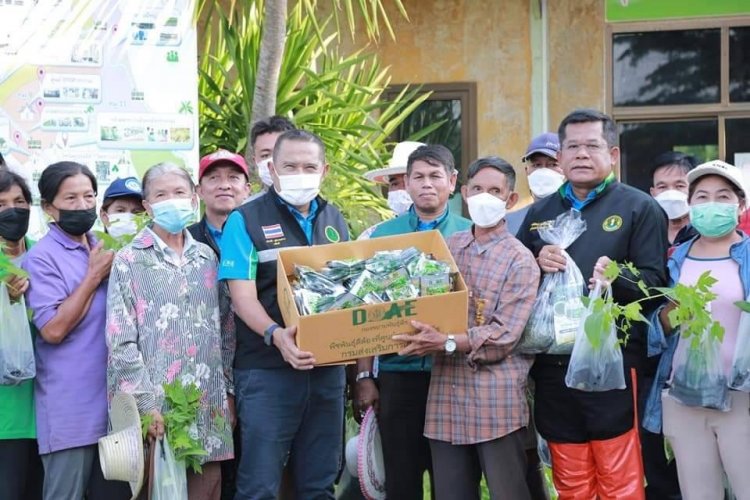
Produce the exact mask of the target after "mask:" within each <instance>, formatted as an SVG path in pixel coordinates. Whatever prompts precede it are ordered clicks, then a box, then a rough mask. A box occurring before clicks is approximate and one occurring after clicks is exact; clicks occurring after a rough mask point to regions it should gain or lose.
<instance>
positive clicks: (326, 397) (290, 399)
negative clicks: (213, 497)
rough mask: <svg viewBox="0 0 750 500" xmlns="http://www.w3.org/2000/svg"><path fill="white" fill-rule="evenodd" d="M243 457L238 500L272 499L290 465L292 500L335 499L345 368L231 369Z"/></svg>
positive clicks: (238, 478) (237, 494)
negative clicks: (284, 470) (294, 499)
mask: <svg viewBox="0 0 750 500" xmlns="http://www.w3.org/2000/svg"><path fill="white" fill-rule="evenodd" d="M234 381H235V392H236V398H237V412H238V416H239V422H240V425H241V437H242V456H241V458H240V465H239V469H238V471H237V493H236V495H235V499H236V500H246V499H259V500H260V499H267V500H275V499H276V497H277V495H278V491H279V486H280V484H281V476H282V470H283V469H284V464H285V463H287V461H288V462H289V465H290V466H291V467H290V470H291V475H292V480H293V483H294V494H295V498H298V499H300V500H302V499H304V500H308V499H309V500H320V499H333V484H334V481H335V480H336V477H337V476H338V472H339V468H340V464H341V456H342V449H341V442H342V430H343V426H342V421H343V418H344V369H343V368H342V367H340V366H336V367H326V368H315V369H314V370H310V371H298V370H294V369H292V368H278V369H253V370H235V372H234Z"/></svg>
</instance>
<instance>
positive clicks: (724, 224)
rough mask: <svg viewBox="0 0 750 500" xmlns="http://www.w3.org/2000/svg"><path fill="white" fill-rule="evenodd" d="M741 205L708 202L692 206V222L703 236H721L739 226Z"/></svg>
mask: <svg viewBox="0 0 750 500" xmlns="http://www.w3.org/2000/svg"><path fill="white" fill-rule="evenodd" d="M738 215H739V205H737V204H736V203H718V202H714V201H711V202H708V203H700V204H698V205H691V206H690V223H691V224H692V225H693V227H694V228H695V230H696V231H698V232H699V233H700V234H701V236H705V237H707V238H720V237H721V236H724V235H726V234H729V233H731V232H732V231H734V228H736V227H737V217H738Z"/></svg>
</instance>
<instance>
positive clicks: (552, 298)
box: [517, 210, 586, 354]
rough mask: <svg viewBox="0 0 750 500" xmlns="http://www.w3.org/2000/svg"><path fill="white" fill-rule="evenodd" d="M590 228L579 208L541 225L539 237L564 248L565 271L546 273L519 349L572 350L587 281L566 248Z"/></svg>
mask: <svg viewBox="0 0 750 500" xmlns="http://www.w3.org/2000/svg"><path fill="white" fill-rule="evenodd" d="M584 231H586V221H584V220H583V219H581V213H580V212H578V211H577V210H569V211H568V212H564V213H562V214H560V215H558V216H557V218H556V219H555V222H554V224H552V226H550V227H540V228H539V237H540V238H541V239H542V241H544V242H545V243H547V244H549V245H558V246H560V247H561V248H563V255H565V258H566V259H567V266H566V268H565V271H560V272H557V273H551V274H545V275H544V278H542V284H541V286H540V287H539V292H538V294H537V298H536V301H535V302H534V305H533V307H532V310H531V316H530V318H529V321H528V323H527V324H526V328H525V330H524V334H523V337H521V341H520V342H519V344H518V347H517V350H518V351H519V352H522V353H526V354H539V353H542V352H547V353H549V354H570V353H571V352H572V350H573V344H574V342H575V335H576V331H577V330H578V325H579V323H580V321H581V316H582V315H583V312H584V307H583V302H582V301H581V295H582V294H583V292H584V290H585V285H586V283H585V281H584V279H583V275H582V274H581V270H580V269H578V266H577V265H576V263H575V262H574V261H573V259H571V258H570V256H569V255H568V254H567V252H565V251H564V249H566V248H568V247H569V246H570V245H572V244H573V242H574V241H575V240H576V239H578V237H579V236H580V235H581V234H583V232H584Z"/></svg>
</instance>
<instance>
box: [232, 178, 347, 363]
mask: <svg viewBox="0 0 750 500" xmlns="http://www.w3.org/2000/svg"><path fill="white" fill-rule="evenodd" d="M317 202H318V211H317V214H316V215H315V219H314V222H313V241H312V245H325V244H328V243H336V242H337V241H347V240H348V239H349V230H348V228H347V225H346V222H345V221H344V217H343V216H342V215H341V212H339V211H338V209H337V208H336V207H334V206H333V205H330V204H328V202H326V201H325V200H324V199H322V198H320V197H318V198H317ZM236 210H237V211H238V212H239V213H240V214H241V215H242V218H243V219H244V221H245V228H246V229H247V233H248V234H249V235H250V239H251V240H252V242H253V245H254V246H255V249H256V250H257V252H258V268H257V272H256V275H255V287H256V289H257V292H258V300H259V301H260V303H261V304H262V305H263V308H264V309H265V310H266V313H268V315H269V316H270V317H271V318H272V319H273V320H274V321H275V322H276V323H278V324H279V325H281V326H284V320H283V318H282V317H281V311H280V310H279V304H278V301H277V293H276V267H277V266H276V256H277V254H278V251H279V249H281V248H286V247H298V246H310V243H309V242H308V241H307V236H306V235H305V232H304V231H303V230H302V227H300V225H299V223H298V222H297V220H296V219H295V218H294V215H292V213H291V212H290V211H289V209H288V208H287V206H286V205H285V204H284V202H283V201H281V199H280V198H279V197H278V195H277V194H276V192H275V191H274V190H273V189H269V190H268V191H267V192H266V193H265V194H264V195H263V196H260V197H259V198H256V199H254V200H252V201H250V202H248V203H246V204H244V205H242V206H240V207H239V208H237V209H236ZM235 322H236V325H237V355H236V357H235V362H234V366H235V368H239V369H251V368H282V367H287V366H289V365H288V364H287V363H286V361H284V358H282V357H281V353H280V352H279V350H278V349H276V347H275V346H273V345H272V346H270V347H269V346H266V344H265V343H264V342H263V336H262V333H263V332H255V331H253V330H252V329H251V328H250V327H248V326H247V325H246V324H245V323H244V322H243V321H242V320H241V319H240V317H239V316H237V315H235Z"/></svg>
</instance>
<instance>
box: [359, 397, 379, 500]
mask: <svg viewBox="0 0 750 500" xmlns="http://www.w3.org/2000/svg"><path fill="white" fill-rule="evenodd" d="M357 448H358V450H357V465H358V467H357V473H358V474H357V477H358V478H359V487H360V489H361V490H362V494H363V495H364V496H365V498H367V500H385V465H384V461H383V446H382V445H381V443H380V431H379V430H378V420H377V418H376V417H375V411H373V409H372V407H370V408H369V409H368V410H367V413H365V416H364V418H363V419H362V426H361V427H360V429H359V439H358V446H357Z"/></svg>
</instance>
